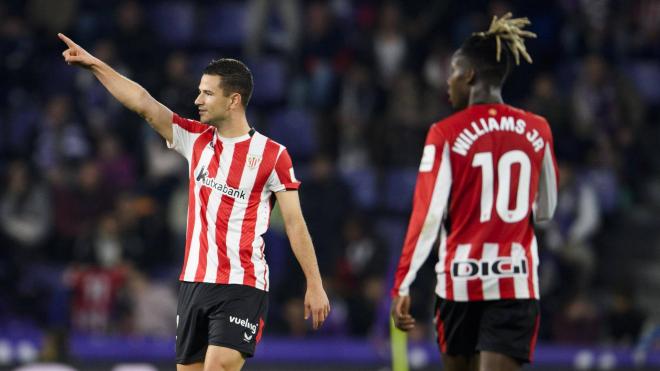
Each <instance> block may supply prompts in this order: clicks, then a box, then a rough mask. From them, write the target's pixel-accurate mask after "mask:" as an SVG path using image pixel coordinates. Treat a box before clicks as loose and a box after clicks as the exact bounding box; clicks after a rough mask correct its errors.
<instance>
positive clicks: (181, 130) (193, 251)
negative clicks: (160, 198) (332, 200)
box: [167, 114, 300, 291]
mask: <svg viewBox="0 0 660 371" xmlns="http://www.w3.org/2000/svg"><path fill="white" fill-rule="evenodd" d="M167 144H168V147H170V148H173V149H174V150H176V151H177V152H179V153H180V154H181V155H183V156H184V157H185V158H186V160H188V168H189V178H190V180H189V191H188V192H189V196H188V225H187V232H186V251H185V257H184V261H183V269H182V271H181V275H180V277H179V279H180V280H181V281H188V282H209V283H224V284H242V285H248V286H252V287H255V288H258V289H261V290H264V291H268V264H267V263H266V259H265V256H264V240H263V238H262V235H263V234H264V233H265V232H266V230H267V228H268V224H269V219H270V212H271V210H272V207H273V205H274V203H275V199H274V192H281V191H285V190H296V189H298V187H299V186H300V182H299V181H298V180H297V179H296V177H295V175H294V171H293V166H292V163H291V158H290V157H289V154H288V152H287V150H286V148H285V147H284V146H282V145H281V144H279V143H277V142H275V141H273V140H271V139H269V138H267V137H266V136H264V135H262V134H260V133H258V132H256V131H254V130H252V131H251V132H250V134H246V135H244V136H241V137H237V138H224V137H221V136H220V135H219V134H218V132H217V130H216V128H215V127H213V126H209V125H205V124H203V123H201V122H199V121H195V120H188V119H184V118H182V117H180V116H178V115H177V114H174V115H173V118H172V142H171V143H169V142H168V143H167Z"/></svg>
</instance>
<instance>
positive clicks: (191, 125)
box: [172, 113, 213, 133]
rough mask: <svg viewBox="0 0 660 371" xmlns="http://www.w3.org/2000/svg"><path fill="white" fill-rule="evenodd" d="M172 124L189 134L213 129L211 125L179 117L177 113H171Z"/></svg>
mask: <svg viewBox="0 0 660 371" xmlns="http://www.w3.org/2000/svg"><path fill="white" fill-rule="evenodd" d="M172 123H173V124H175V125H176V126H179V127H181V128H182V129H184V130H186V131H188V132H191V133H203V132H205V131H207V130H212V128H213V126H211V125H207V124H204V123H202V122H199V121H197V120H192V119H188V118H185V117H182V116H179V115H178V114H177V113H172Z"/></svg>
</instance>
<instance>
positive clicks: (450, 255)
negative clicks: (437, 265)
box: [445, 243, 458, 300]
mask: <svg viewBox="0 0 660 371" xmlns="http://www.w3.org/2000/svg"><path fill="white" fill-rule="evenodd" d="M450 246H451V247H450ZM457 250H458V245H456V244H451V245H450V244H449V243H448V244H447V260H445V283H446V285H445V287H446V289H445V293H446V295H447V297H446V299H447V300H454V279H453V278H452V276H451V264H452V262H453V261H454V258H456V251H457Z"/></svg>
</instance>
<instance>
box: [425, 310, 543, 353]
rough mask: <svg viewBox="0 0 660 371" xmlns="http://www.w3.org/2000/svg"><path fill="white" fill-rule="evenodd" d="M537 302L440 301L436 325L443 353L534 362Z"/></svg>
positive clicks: (537, 329)
mask: <svg viewBox="0 0 660 371" xmlns="http://www.w3.org/2000/svg"><path fill="white" fill-rule="evenodd" d="M539 319H540V317H539V302H538V300H492V301H475V302H457V301H450V300H445V299H442V298H438V299H437V302H436V306H435V324H436V330H437V335H438V345H439V346H440V351H441V352H442V353H444V354H448V355H451V356H456V355H464V356H472V355H473V354H475V353H477V352H480V351H490V352H496V353H501V354H504V355H507V356H510V357H513V358H515V359H516V360H518V361H519V362H521V363H527V362H531V361H532V359H533V357H534V347H535V346H536V337H537V335H538V331H539Z"/></svg>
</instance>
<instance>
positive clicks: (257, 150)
mask: <svg viewBox="0 0 660 371" xmlns="http://www.w3.org/2000/svg"><path fill="white" fill-rule="evenodd" d="M267 140H268V139H267V138H266V137H264V136H263V135H259V134H256V133H255V135H254V136H253V137H252V141H251V142H250V148H249V149H248V156H249V155H250V154H257V155H258V156H262V154H263V152H264V148H265V147H266V142H267ZM258 172H259V166H255V167H252V168H250V167H249V166H247V164H246V166H244V168H243V174H241V182H240V186H239V188H241V189H252V188H253V187H254V183H255V180H256V179H257V174H258ZM248 205H249V197H248V200H245V202H234V207H233V209H232V211H231V216H230V220H241V221H242V222H243V223H245V212H246V211H247V207H248ZM242 229H243V224H242V223H241V224H240V225H239V224H236V225H231V226H229V229H228V230H227V250H228V251H232V253H233V254H232V256H233V255H234V254H236V256H237V259H238V260H237V261H236V262H237V263H238V264H236V265H234V261H233V260H232V264H231V271H230V272H229V283H230V284H231V283H236V284H242V283H243V279H244V277H245V270H244V269H243V267H242V266H241V257H240V248H241V231H242ZM255 236H256V235H255Z"/></svg>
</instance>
